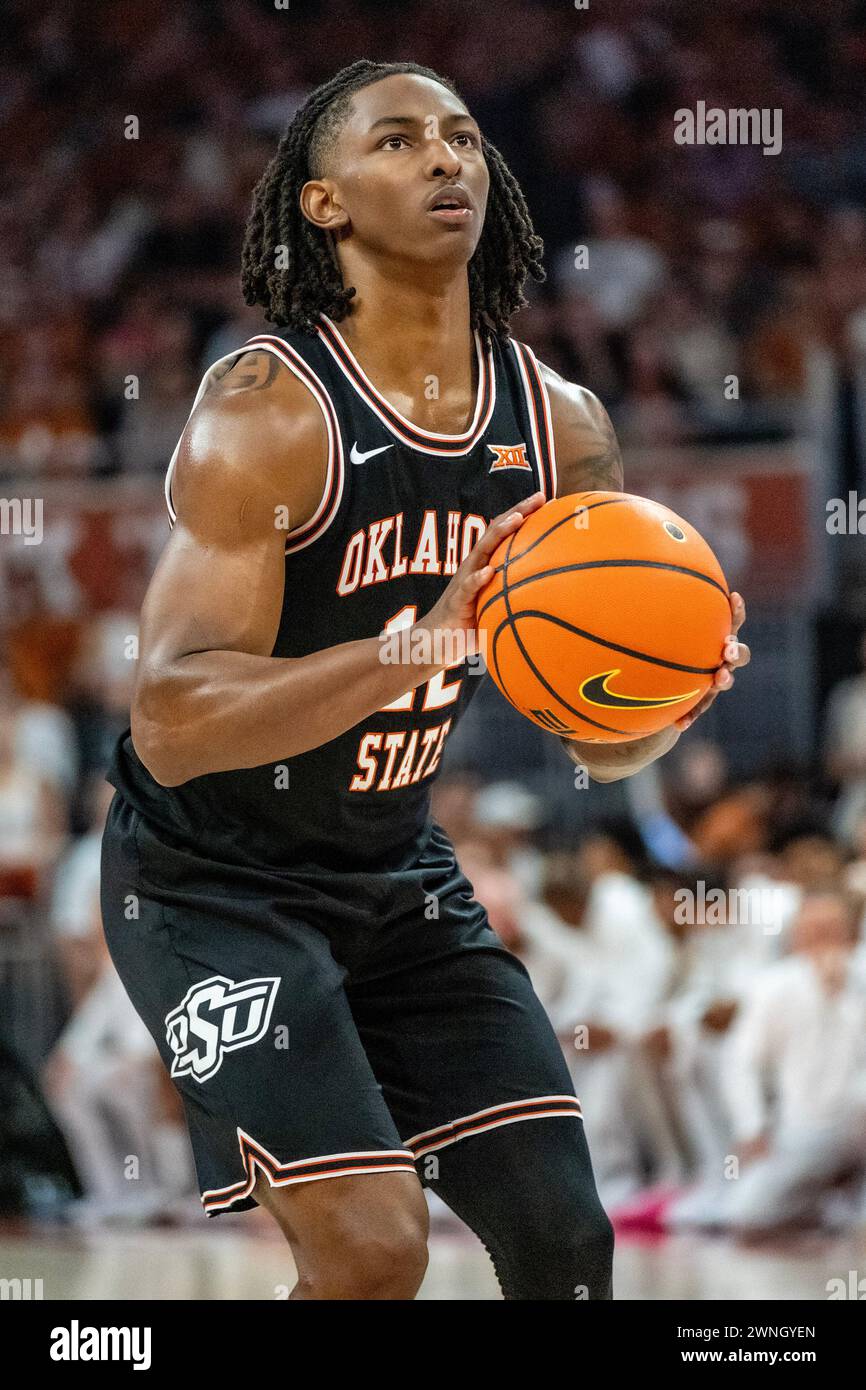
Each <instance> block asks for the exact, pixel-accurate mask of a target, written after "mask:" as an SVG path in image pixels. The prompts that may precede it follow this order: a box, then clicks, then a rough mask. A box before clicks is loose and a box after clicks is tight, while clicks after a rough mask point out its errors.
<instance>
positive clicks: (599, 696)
mask: <svg viewBox="0 0 866 1390" xmlns="http://www.w3.org/2000/svg"><path fill="white" fill-rule="evenodd" d="M618 675H619V669H617V670H615V671H600V672H599V673H598V675H597V676H588V677H587V679H586V680H585V681H584V682H583V683H582V685H581V687H580V694H581V697H582V699H584V700H586V702H587V704H590V705H598V706H599V707H600V708H601V709H664V708H665V706H666V705H679V704H681V703H682V701H683V700H690V699H691V698H692V696H693V695H697V694H699V691H697V690H687V691H686V692H685V694H684V695H661V696H650V697H649V699H646V698H644V696H642V695H617V694H616V692H615V691H613V690H611V689H610V687H609V685H608V682H609V681H610V679H611V677H613V676H618Z"/></svg>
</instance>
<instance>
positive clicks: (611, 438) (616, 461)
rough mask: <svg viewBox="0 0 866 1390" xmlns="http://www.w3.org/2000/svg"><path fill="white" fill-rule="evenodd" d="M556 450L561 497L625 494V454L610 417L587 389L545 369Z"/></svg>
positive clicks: (558, 485) (558, 487)
mask: <svg viewBox="0 0 866 1390" xmlns="http://www.w3.org/2000/svg"><path fill="white" fill-rule="evenodd" d="M542 370H543V373H544V378H545V382H546V385H547V389H548V394H549V396H550V405H551V413H552V416H553V433H554V443H555V446H556V471H557V488H556V491H557V496H558V497H565V496H567V495H569V494H570V493H573V492H588V491H603V492H622V489H623V466H622V454H621V453H620V448H619V443H618V441H617V437H616V432H615V431H614V428H613V425H612V423H611V419H610V416H609V415H608V413H607V411H606V410H605V408H604V406H603V405H602V403H601V401H600V400H599V399H598V397H597V396H595V395H593V393H592V391H587V389H586V387H584V386H576V385H575V384H574V383H573V382H570V381H564V380H563V378H562V377H560V376H558V375H557V373H556V372H553V371H551V369H550V368H549V367H544V368H543V369H542Z"/></svg>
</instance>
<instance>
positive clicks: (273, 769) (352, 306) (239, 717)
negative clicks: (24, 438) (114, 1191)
mask: <svg viewBox="0 0 866 1390" xmlns="http://www.w3.org/2000/svg"><path fill="white" fill-rule="evenodd" d="M540 252H541V243H540V241H539V239H538V238H537V237H536V236H535V235H534V234H533V230H532V226H531V223H530V220H529V216H528V213H527V209H526V205H525V202H524V199H523V197H522V195H521V193H520V190H519V188H518V187H517V185H516V183H515V181H514V178H513V176H512V175H511V174H510V172H509V171H508V169H507V168H506V167H505V165H504V164H503V161H502V159H501V157H500V156H499V155H498V153H497V152H496V151H495V150H494V149H493V148H492V147H491V146H490V145H489V144H487V143H486V142H485V141H484V139H483V138H482V136H481V134H480V133H479V130H478V127H477V125H476V123H475V122H474V121H473V119H472V117H471V116H470V115H468V114H467V112H466V110H465V108H464V105H463V103H462V101H461V100H460V98H459V97H458V96H457V94H456V93H455V91H454V90H453V88H452V87H451V86H450V84H449V83H447V82H445V81H443V80H442V79H441V78H439V77H437V76H436V75H435V74H434V73H432V72H430V71H429V70H427V69H425V68H420V67H418V66H416V65H414V64H410V63H404V64H388V65H385V64H377V63H372V62H366V61H362V62H358V63H355V64H353V65H352V66H351V67H349V68H347V69H345V70H344V71H342V72H340V73H338V74H337V76H336V77H334V78H333V79H332V80H331V81H330V82H327V83H325V84H324V85H323V86H321V87H319V88H318V89H317V90H316V91H314V92H313V93H312V95H311V96H310V97H309V99H308V100H307V102H306V103H305V104H304V105H303V106H302V107H301V109H300V110H299V111H298V113H297V114H296V116H295V118H294V119H293V121H292V122H291V125H290V126H289V128H288V130H287V132H286V134H285V136H284V137H283V139H282V141H281V143H280V145H279V148H278V150H277V153H276V155H275V157H274V159H273V160H272V162H271V163H270V165H269V166H268V168H267V170H266V172H265V175H264V177H263V178H262V180H261V182H260V183H259V185H258V187H257V189H256V192H255V199H254V206H253V212H252V216H251V219H250V222H249V226H248V228H247V235H246V242H245V246H244V253H243V288H244V293H245V297H246V300H247V302H248V303H250V304H260V305H261V306H262V307H263V309H264V311H265V314H266V317H267V318H268V320H269V321H270V322H271V323H273V324H275V325H277V328H276V330H275V331H274V332H273V333H270V334H263V335H260V336H258V337H256V338H255V339H253V340H252V341H251V342H250V343H249V344H247V345H246V346H245V347H242V348H239V349H237V351H235V352H233V353H231V354H229V356H228V357H226V358H224V359H222V360H221V361H220V362H219V363H217V364H216V366H215V367H214V368H213V369H212V370H211V371H210V372H209V373H208V375H207V376H206V378H205V381H204V382H203V384H202V388H201V390H200V392H199V396H198V397H197V399H196V402H195V405H194V408H193V412H192V415H191V417H190V421H189V424H188V426H187V428H186V429H185V431H184V434H183V437H182V439H181V442H180V444H179V446H178V450H177V451H176V454H175V457H174V458H173V459H172V463H171V466H170V468H169V475H168V479H167V488H166V491H167V500H168V507H169V513H170V517H171V519H172V521H173V523H174V525H173V531H172V534H171V537H170V539H169V541H168V544H167V546H166V548H165V551H164V553H163V555H162V557H161V559H160V562H159V564H158V566H157V569H156V572H155V574H154V576H153V580H152V582H151V586H150V589H149V592H148V594H147V598H146V600H145V604H144V610H143V614H142V631H141V660H140V669H139V677H138V685H137V690H136V695H135V700H134V707H133V711H132V718H131V734H127V735H126V736H125V737H124V738H122V739H121V741H120V743H119V745H118V748H117V750H116V753H115V757H114V760H113V764H112V768H111V771H110V780H111V781H112V782H113V784H114V786H115V787H116V789H117V794H116V796H115V798H114V801H113V803H112V807H111V811H110V815H109V820H108V825H107V828H106V832H105V840H104V886H103V911H104V921H105V930H106V935H107V939H108V942H109V946H110V949H111V952H112V955H113V958H114V960H115V963H116V965H117V969H118V971H119V972H120V975H121V976H122V978H123V980H124V982H125V984H126V986H127V988H128V990H129V993H130V996H131V997H132V1000H133V1002H134V1003H135V1005H136V1007H137V1009H138V1010H139V1012H140V1013H141V1015H142V1017H143V1018H144V1020H145V1021H146V1023H147V1024H148V1026H149V1027H150V1029H151V1031H152V1033H153V1036H154V1038H155V1039H156V1042H157V1044H158V1045H159V1047H160V1050H161V1053H162V1056H163V1058H164V1060H165V1062H166V1065H167V1066H168V1067H169V1068H170V1070H171V1074H172V1076H173V1077H174V1079H175V1081H176V1084H177V1086H178V1089H179V1091H180V1093H181V1095H182V1097H183V1101H184V1104H185V1108H186V1114H187V1119H188V1123H189V1128H190V1134H191V1136H192V1142H193V1146H194V1149H195V1156H196V1162H197V1167H198V1173H199V1179H200V1185H201V1189H202V1202H203V1204H204V1207H205V1210H206V1211H207V1213H208V1214H209V1215H216V1214H218V1213H220V1212H225V1211H240V1210H244V1209H246V1208H250V1207H252V1206H254V1205H255V1204H256V1203H258V1204H260V1205H262V1206H264V1207H266V1208H267V1209H268V1210H269V1211H270V1212H271V1213H272V1214H273V1216H274V1217H275V1218H276V1220H277V1222H278V1223H279V1225H280V1227H281V1229H282V1231H283V1232H284V1233H285V1235H286V1237H287V1238H288V1240H289V1241H290V1243H291V1246H292V1250H293V1254H294V1257H295V1261H296V1264H297V1267H298V1271H299V1283H298V1285H297V1287H296V1289H295V1292H294V1295H293V1296H295V1297H298V1298H317V1299H328V1298H363V1299H405V1298H412V1297H413V1296H414V1295H415V1293H416V1291H417V1289H418V1287H419V1285H420V1283H421V1279H422V1276H423V1273H424V1268H425V1262H426V1234H427V1230H426V1221H427V1210H426V1203H425V1200H424V1197H423V1193H422V1185H429V1186H430V1187H431V1188H432V1189H433V1190H434V1191H436V1192H438V1193H439V1194H440V1196H441V1197H442V1198H443V1200H444V1201H445V1202H446V1203H447V1204H448V1205H449V1206H450V1207H451V1208H452V1209H453V1210H454V1211H455V1212H456V1213H457V1214H458V1215H459V1216H461V1217H462V1218H463V1219H464V1220H465V1221H466V1222H467V1223H468V1224H469V1226H471V1227H472V1229H473V1230H474V1231H476V1232H477V1233H478V1235H479V1236H480V1238H481V1240H482V1241H483V1242H484V1244H485V1245H486V1247H487V1249H488V1250H489V1252H490V1254H491V1257H492V1259H493V1261H494V1264H495V1268H496V1271H497V1275H498V1278H499V1282H500V1285H501V1287H502V1290H503V1293H504V1295H505V1297H506V1298H513V1299H532V1298H539V1299H576V1298H591V1299H605V1298H610V1297H611V1255H612V1231H611V1226H610V1223H609V1221H608V1219H607V1216H606V1215H605V1213H604V1211H603V1209H602V1207H601V1205H600V1203H599V1200H598V1196H597V1193H596V1189H595V1183H594V1179H593V1175H592V1169H591V1165H590V1159H589V1154H588V1152H587V1146H586V1141H585V1138H584V1134H583V1126H582V1121H581V1114H580V1105H579V1102H578V1101H577V1099H576V1098H575V1095H574V1092H573V1089H572V1086H571V1082H570V1078H569V1072H568V1068H567V1067H566V1064H565V1061H564V1060H563V1057H562V1053H561V1051H560V1048H559V1046H558V1044H557V1041H556V1038H555V1036H554V1033H553V1030H552V1028H551V1026H550V1024H549V1022H548V1020H547V1017H546V1015H545V1014H544V1012H543V1010H542V1008H541V1006H540V1004H539V1003H538V1000H537V999H536V997H535V995H534V993H533V990H532V987H531V985H530V983H529V978H528V976H527V974H526V972H525V970H524V969H523V967H522V966H521V965H520V964H519V962H518V961H517V960H516V959H515V958H514V957H513V956H512V955H511V954H510V953H509V952H507V951H506V950H505V949H504V947H503V946H502V945H501V943H500V941H499V939H498V938H497V937H496V936H495V934H494V933H493V932H492V931H491V929H490V928H489V926H488V924H487V920H486V915H485V912H484V909H483V908H482V907H481V906H479V904H478V903H477V902H475V901H474V899H473V896H472V888H471V885H470V884H469V882H468V881H467V879H466V878H465V877H464V876H463V875H462V873H461V871H460V869H459V867H458V865H457V863H456V862H455V858H454V851H453V848H452V846H451V844H450V843H449V841H448V839H447V837H446V836H445V834H444V833H443V831H442V830H441V828H440V827H439V826H438V825H436V824H435V823H433V822H432V821H431V819H430V816H429V795H430V786H431V782H432V780H433V778H434V776H435V774H436V771H437V768H438V767H439V764H440V760H441V758H442V752H443V748H444V745H445V741H446V740H447V738H448V734H449V732H450V730H452V729H453V728H454V726H455V724H456V722H457V720H458V718H459V717H460V715H461V713H462V712H463V710H464V709H465V707H466V705H467V703H468V701H469V699H470V698H471V696H472V694H473V693H474V691H475V688H476V686H477V684H478V681H477V677H475V676H474V675H473V674H472V672H471V662H469V661H464V662H463V663H462V664H460V665H457V666H452V667H450V668H447V667H445V666H444V665H443V664H442V663H441V662H439V660H438V657H437V655H436V651H435V644H434V643H433V641H432V639H433V637H434V635H435V634H439V635H440V636H441V635H442V634H446V635H448V636H453V635H454V634H458V635H462V636H464V637H467V638H470V639H471V637H472V634H473V632H474V608H475V602H474V600H475V595H476V594H477V592H478V590H479V589H480V587H481V586H482V585H483V583H484V582H485V581H486V580H487V579H489V578H490V575H491V569H490V567H489V565H488V561H489V558H490V556H491V554H492V552H493V550H494V549H495V547H496V546H497V545H498V543H499V542H500V541H501V540H502V538H503V537H505V536H507V535H509V534H510V533H512V532H513V531H514V530H515V529H516V528H517V527H518V526H519V525H520V524H521V521H522V520H523V518H524V517H525V516H526V515H527V514H528V513H530V512H531V511H533V510H535V508H537V507H538V506H540V505H541V504H542V502H543V500H544V499H545V498H550V497H553V495H554V493H555V492H557V491H558V492H560V493H572V492H575V491H578V490H582V489H587V488H608V489H609V488H614V489H618V490H619V489H621V486H622V473H621V463H620V456H619V451H618V449H617V445H616V441H615V438H614V435H613V431H612V429H611V426H610V422H609V420H608V418H607V415H606V414H605V412H604V410H603V409H602V407H601V406H600V404H599V403H598V401H597V400H596V399H595V398H594V397H593V396H592V395H591V394H590V393H589V392H587V391H585V390H583V389H582V388H579V387H576V386H572V385H569V384H568V383H566V382H564V381H562V380H560V378H559V377H557V376H556V375H555V374H554V373H552V372H550V371H547V370H546V369H545V368H543V367H541V366H540V365H539V364H538V363H537V361H536V360H535V358H534V356H533V354H532V352H531V351H530V350H529V349H528V348H527V347H525V346H523V345H521V344H520V343H517V342H515V341H513V340H512V339H511V338H510V337H509V336H508V320H509V317H510V315H511V314H512V313H513V311H514V310H515V309H516V308H517V307H518V306H519V305H520V304H521V303H522V302H523V299H522V287H523V284H524V281H525V278H526V276H527V274H530V275H533V276H534V277H535V278H536V279H540V278H541V275H542V272H541V267H540V263H539V256H540ZM491 518H493V519H492V520H491ZM742 616H743V613H742V607H741V605H740V604H739V603H738V604H737V607H736V609H735V612H734V615H733V621H732V629H733V631H734V632H736V629H737V628H738V626H739V624H740V622H741V621H742ZM401 626H408V627H409V628H410V630H411V631H410V636H411V637H412V639H413V645H412V647H411V650H412V651H413V652H415V651H417V652H419V653H421V656H422V659H423V661H424V663H425V664H408V663H389V662H386V661H383V660H382V654H383V644H382V642H381V640H380V634H382V633H383V631H385V630H387V631H389V632H394V631H396V630H398V629H399V628H400V627H401ZM415 639H417V647H416V646H415V645H414V642H415ZM446 650H447V648H446ZM431 653H432V654H431ZM439 655H441V651H440V652H439ZM727 656H728V658H729V660H728V663H727V666H726V667H725V669H723V670H722V671H721V672H720V674H719V675H718V677H717V686H716V689H717V690H718V689H723V688H725V687H726V686H727V685H730V683H731V680H732V677H731V673H730V668H731V667H733V666H736V665H739V664H742V663H743V662H744V661H745V660H746V659H747V653H746V649H745V648H740V649H739V653H738V652H737V650H736V642H735V639H732V644H731V645H730V647H729V649H728V650H727ZM451 659H452V660H453V656H452V657H451ZM713 693H715V692H713ZM711 698H712V695H711V696H709V697H708V700H707V701H706V702H705V703H708V701H709V699H711ZM677 736H678V731H677V730H673V731H670V732H666V733H665V734H663V735H660V736H658V737H656V738H651V739H644V740H641V741H640V742H637V743H629V744H623V745H619V746H615V747H612V746H610V745H607V746H604V747H603V748H602V747H596V746H594V745H591V744H587V745H582V744H580V743H573V744H569V745H568V752H569V754H570V756H572V757H573V758H574V759H575V760H576V761H582V762H583V763H584V764H586V765H587V766H588V768H589V770H590V773H591V774H592V775H593V776H595V777H596V778H598V779H600V780H603V781H609V780H612V779H614V778H616V777H620V776H623V775H627V774H628V773H630V772H634V771H636V770H637V769H638V768H639V767H642V766H644V765H645V764H646V763H647V762H649V761H651V760H652V759H653V758H655V757H657V756H659V755H660V754H661V753H663V752H665V751H666V749H667V748H669V747H670V746H671V744H672V743H673V742H674V741H675V740H676V738H677Z"/></svg>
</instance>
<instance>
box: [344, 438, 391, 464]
mask: <svg viewBox="0 0 866 1390" xmlns="http://www.w3.org/2000/svg"><path fill="white" fill-rule="evenodd" d="M393 447H394V445H393V444H382V445H380V446H379V448H378V449H368V450H367V452H366V453H365V454H362V453H361V451H360V449H359V448H358V441H357V439H356V440H355V442H354V444H353V445H352V448H351V452H350V453H349V458H350V459H351V460H352V462H353V463H366V462H367V459H371V458H372V457H373V455H374V454H384V452H385V450H386V449H393Z"/></svg>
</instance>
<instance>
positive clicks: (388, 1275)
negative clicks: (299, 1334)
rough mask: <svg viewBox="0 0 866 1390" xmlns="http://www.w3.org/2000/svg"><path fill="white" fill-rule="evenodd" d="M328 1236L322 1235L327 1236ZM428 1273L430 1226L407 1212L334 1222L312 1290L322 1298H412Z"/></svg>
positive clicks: (416, 1215) (418, 1215)
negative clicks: (428, 1228)
mask: <svg viewBox="0 0 866 1390" xmlns="http://www.w3.org/2000/svg"><path fill="white" fill-rule="evenodd" d="M323 1234H324V1233H323ZM426 1269H427V1223H426V1208H425V1214H424V1218H423V1219H422V1217H421V1215H420V1213H418V1212H416V1211H412V1210H408V1209H406V1208H403V1209H398V1210H393V1211H390V1212H387V1213H378V1214H377V1213H370V1214H368V1219H366V1220H365V1221H364V1222H363V1223H359V1222H357V1221H354V1220H352V1219H351V1217H350V1218H349V1219H347V1220H345V1221H342V1220H339V1219H337V1220H335V1221H334V1222H333V1223H332V1224H331V1228H330V1230H329V1231H328V1232H327V1234H326V1235H325V1239H324V1241H323V1243H322V1245H321V1246H320V1249H319V1258H318V1259H317V1260H316V1273H315V1274H314V1275H313V1278H312V1284H313V1287H314V1288H315V1289H316V1293H317V1296H318V1297H320V1298H354V1299H405V1298H414V1297H415V1294H416V1293H417V1292H418V1289H419V1288H420V1287H421V1282H422V1280H423V1278H424V1274H425V1272H426Z"/></svg>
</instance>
